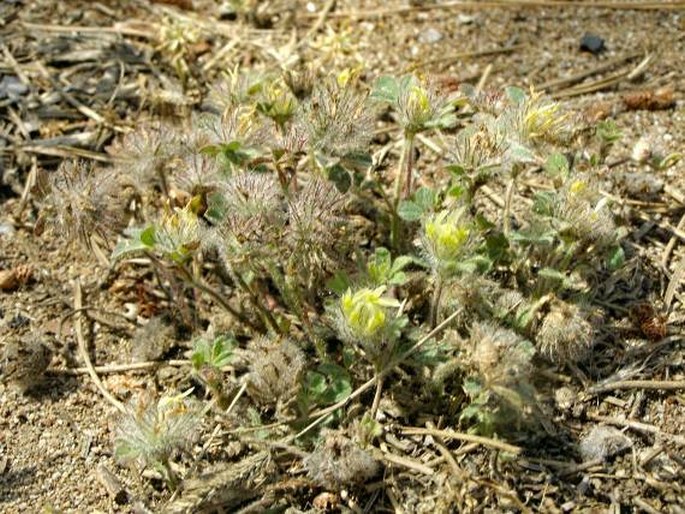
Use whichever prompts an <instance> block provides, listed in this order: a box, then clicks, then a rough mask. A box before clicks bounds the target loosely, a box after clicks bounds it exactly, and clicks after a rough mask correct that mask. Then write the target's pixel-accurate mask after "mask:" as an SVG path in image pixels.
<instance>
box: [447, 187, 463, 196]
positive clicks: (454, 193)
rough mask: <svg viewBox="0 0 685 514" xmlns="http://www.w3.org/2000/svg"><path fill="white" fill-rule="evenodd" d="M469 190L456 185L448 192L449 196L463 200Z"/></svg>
mask: <svg viewBox="0 0 685 514" xmlns="http://www.w3.org/2000/svg"><path fill="white" fill-rule="evenodd" d="M466 191H467V189H466V188H465V187H464V186H462V185H461V184H455V185H453V186H452V187H450V188H449V189H448V190H447V196H451V197H452V198H461V197H462V196H464V193H466Z"/></svg>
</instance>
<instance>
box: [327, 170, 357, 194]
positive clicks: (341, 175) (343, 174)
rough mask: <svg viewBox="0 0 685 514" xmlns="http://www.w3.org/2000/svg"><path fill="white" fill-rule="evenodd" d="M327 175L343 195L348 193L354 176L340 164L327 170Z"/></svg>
mask: <svg viewBox="0 0 685 514" xmlns="http://www.w3.org/2000/svg"><path fill="white" fill-rule="evenodd" d="M326 175H327V177H328V179H329V180H330V181H331V182H333V183H334V184H335V187H336V189H337V190H338V191H340V192H341V193H346V192H347V191H348V190H349V189H350V187H351V186H352V176H351V175H350V173H349V172H348V171H347V170H346V169H345V168H344V167H343V166H342V165H341V164H339V163H338V164H335V165H333V166H330V167H328V168H326Z"/></svg>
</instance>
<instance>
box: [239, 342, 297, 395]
mask: <svg viewBox="0 0 685 514" xmlns="http://www.w3.org/2000/svg"><path fill="white" fill-rule="evenodd" d="M248 356H249V360H250V373H249V374H248V375H247V377H246V380H247V392H248V394H249V395H250V397H251V398H252V399H253V400H254V401H256V402H257V403H258V404H260V405H271V406H273V405H278V406H282V405H283V404H285V403H289V402H290V401H291V400H292V399H293V398H295V397H296V396H297V393H298V391H299V389H300V386H301V382H302V375H303V373H304V370H305V366H306V358H305V356H304V353H303V352H302V350H300V348H299V347H298V346H297V345H296V344H295V343H294V342H293V341H291V340H290V339H283V340H281V341H270V340H269V339H267V338H259V339H256V340H254V341H252V343H251V345H250V347H249V348H248Z"/></svg>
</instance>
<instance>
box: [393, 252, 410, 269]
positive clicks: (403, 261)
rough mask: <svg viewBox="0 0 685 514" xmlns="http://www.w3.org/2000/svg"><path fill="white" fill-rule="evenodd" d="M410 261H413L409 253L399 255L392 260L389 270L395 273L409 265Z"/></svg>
mask: <svg viewBox="0 0 685 514" xmlns="http://www.w3.org/2000/svg"><path fill="white" fill-rule="evenodd" d="M412 262H414V258H413V257H411V256H409V255H400V256H399V257H398V258H397V259H395V260H394V261H393V263H392V268H391V272H392V273H397V272H399V271H401V270H403V269H404V268H406V267H407V266H409V265H410V264H411V263H412Z"/></svg>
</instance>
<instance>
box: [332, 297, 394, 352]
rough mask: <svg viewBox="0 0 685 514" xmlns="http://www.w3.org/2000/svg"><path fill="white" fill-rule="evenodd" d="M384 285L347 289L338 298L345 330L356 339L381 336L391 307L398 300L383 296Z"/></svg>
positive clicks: (364, 339)
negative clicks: (373, 287)
mask: <svg viewBox="0 0 685 514" xmlns="http://www.w3.org/2000/svg"><path fill="white" fill-rule="evenodd" d="M383 293H385V286H381V287H377V288H375V289H370V288H367V287H365V288H363V289H359V290H357V291H354V292H353V291H352V289H348V290H347V291H346V292H345V293H344V294H343V295H342V297H341V298H340V312H341V314H342V320H343V323H344V327H345V329H346V330H345V332H346V333H347V334H349V335H350V336H351V337H352V338H353V339H355V340H357V341H369V340H375V339H378V338H382V337H383V336H384V335H385V333H386V331H387V329H388V325H389V321H390V320H389V317H390V316H391V312H390V310H391V309H395V308H398V307H399V306H400V304H399V302H398V301H397V300H395V299H392V298H387V297H384V296H383Z"/></svg>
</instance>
